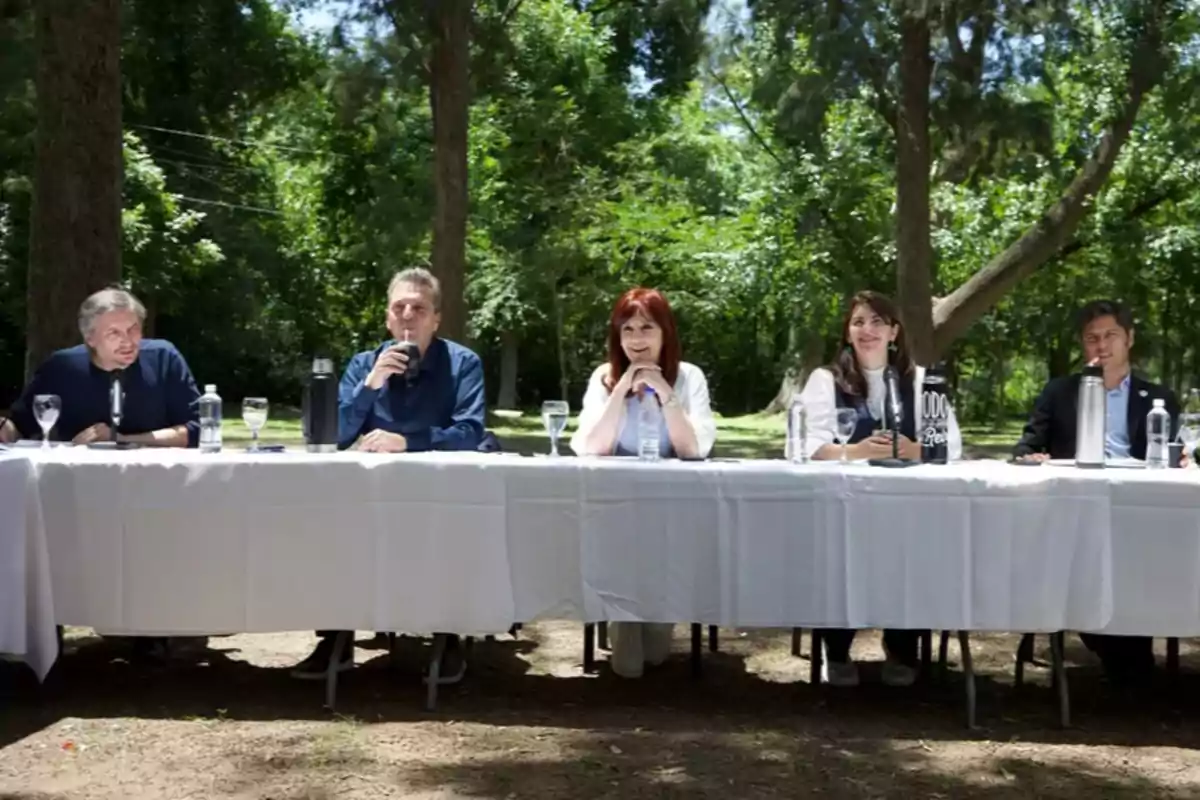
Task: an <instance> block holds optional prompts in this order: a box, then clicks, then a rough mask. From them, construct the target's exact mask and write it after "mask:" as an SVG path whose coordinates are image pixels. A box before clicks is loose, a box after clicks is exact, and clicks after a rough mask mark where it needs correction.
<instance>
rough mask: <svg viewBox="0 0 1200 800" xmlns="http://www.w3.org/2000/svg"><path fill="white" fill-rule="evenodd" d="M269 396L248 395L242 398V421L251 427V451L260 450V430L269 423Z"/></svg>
mask: <svg viewBox="0 0 1200 800" xmlns="http://www.w3.org/2000/svg"><path fill="white" fill-rule="evenodd" d="M267 409H268V405H267V398H265V397H246V398H243V400H242V422H244V423H246V427H247V428H249V429H250V452H251V453H257V452H258V432H259V431H260V430H262V429H263V427H264V426H266V424H267Z"/></svg>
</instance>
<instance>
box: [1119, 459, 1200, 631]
mask: <svg viewBox="0 0 1200 800" xmlns="http://www.w3.org/2000/svg"><path fill="white" fill-rule="evenodd" d="M1114 472H1115V470H1114ZM1122 477H1123V480H1120V481H1117V482H1114V484H1113V491H1112V520H1113V521H1112V551H1113V564H1114V570H1113V586H1112V591H1113V616H1112V620H1111V621H1110V622H1109V623H1108V625H1106V626H1105V627H1104V632H1105V633H1124V634H1141V635H1148V636H1151V635H1152V636H1200V470H1194V469H1189V470H1154V471H1146V470H1139V471H1134V472H1132V474H1127V475H1125V476H1122Z"/></svg>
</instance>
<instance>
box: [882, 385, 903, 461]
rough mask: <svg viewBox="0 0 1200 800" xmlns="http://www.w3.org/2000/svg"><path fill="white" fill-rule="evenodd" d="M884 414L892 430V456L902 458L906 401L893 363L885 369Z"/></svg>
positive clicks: (886, 422) (885, 420)
mask: <svg viewBox="0 0 1200 800" xmlns="http://www.w3.org/2000/svg"><path fill="white" fill-rule="evenodd" d="M883 388H884V401H883V406H884V408H883V416H884V422H885V424H886V425H887V427H888V430H890V431H891V432H892V458H894V459H897V460H898V459H899V458H900V418H901V417H902V416H903V414H904V402H903V400H902V399H901V397H900V381H899V379H898V378H897V377H896V368H895V367H893V366H892V365H891V364H888V365H887V368H886V369H885V370H884V371H883Z"/></svg>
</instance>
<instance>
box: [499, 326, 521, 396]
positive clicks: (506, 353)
mask: <svg viewBox="0 0 1200 800" xmlns="http://www.w3.org/2000/svg"><path fill="white" fill-rule="evenodd" d="M520 352H521V337H519V336H517V334H516V333H514V332H513V331H504V332H503V333H501V334H500V394H499V396H498V397H497V398H496V407H497V408H516V407H517V370H518V367H519V365H520V360H519V357H520Z"/></svg>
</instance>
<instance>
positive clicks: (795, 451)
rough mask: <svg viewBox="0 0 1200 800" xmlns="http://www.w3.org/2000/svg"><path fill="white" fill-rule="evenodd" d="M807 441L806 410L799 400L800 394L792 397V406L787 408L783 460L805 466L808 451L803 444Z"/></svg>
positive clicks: (797, 393)
mask: <svg viewBox="0 0 1200 800" xmlns="http://www.w3.org/2000/svg"><path fill="white" fill-rule="evenodd" d="M807 440H808V409H807V408H805V407H804V402H803V401H802V400H801V399H800V393H799V392H796V393H795V394H794V395H792V405H791V406H790V407H789V408H788V421H787V443H786V445H785V447H784V458H786V459H787V460H788V461H790V462H792V463H793V464H807V463H808V450H807V449H806V448H805V446H804V443H805V442H806V441H807Z"/></svg>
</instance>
